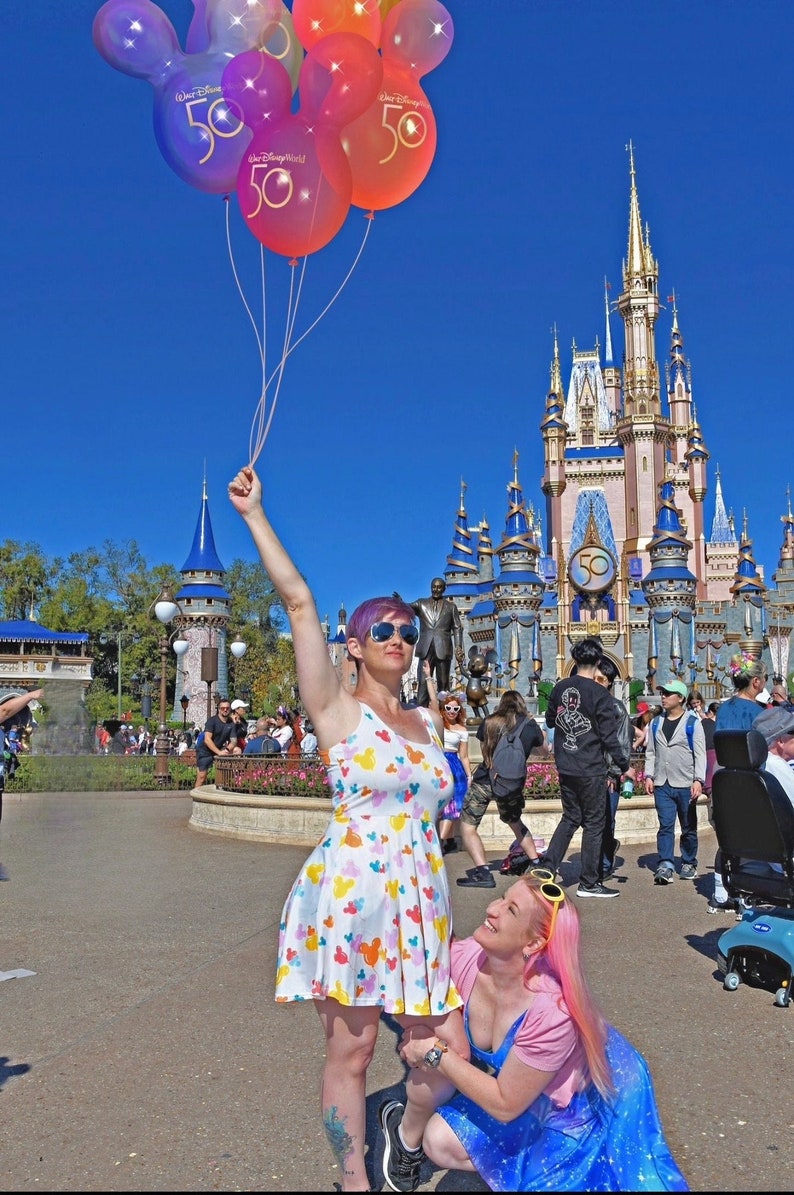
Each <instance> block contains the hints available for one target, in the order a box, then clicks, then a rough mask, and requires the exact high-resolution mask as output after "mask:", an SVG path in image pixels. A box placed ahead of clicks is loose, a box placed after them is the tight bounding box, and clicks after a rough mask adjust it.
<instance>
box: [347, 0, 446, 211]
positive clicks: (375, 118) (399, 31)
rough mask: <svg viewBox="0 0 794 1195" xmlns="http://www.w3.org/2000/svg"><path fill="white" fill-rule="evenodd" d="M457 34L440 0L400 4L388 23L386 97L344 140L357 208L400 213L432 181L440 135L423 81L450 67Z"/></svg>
mask: <svg viewBox="0 0 794 1195" xmlns="http://www.w3.org/2000/svg"><path fill="white" fill-rule="evenodd" d="M453 35H454V28H453V24H452V17H451V16H450V14H449V12H448V11H447V10H446V8H445V7H444V5H443V4H441V3H440V2H439V0H400V3H398V4H396V5H395V6H394V8H392V9H391V10H390V11H389V13H388V15H387V17H386V19H385V21H384V22H383V38H382V46H381V52H382V55H383V83H382V86H381V90H380V95H379V96H378V97H377V99H376V100H375V101H374V103H373V104H371V105H370V107H369V108H368V109H367V111H366V112H365V113H364V114H363V115H362V116H360V117H359V118H358V119H357V120H355V121H353V122H351V123H350V124H349V125H348V126H347V127H346V128H345V129H344V132H343V134H342V142H343V145H344V147H345V150H346V152H347V155H348V159H349V161H350V168H351V171H352V173H353V194H352V200H351V202H352V204H353V205H354V206H355V207H361V208H364V209H365V210H367V211H369V210H380V209H383V208H389V207H394V206H395V205H396V204H398V203H402V201H403V200H404V199H407V198H408V196H409V195H412V194H413V192H414V191H415V190H416V189H417V187H419V186H420V184H421V183H422V182H423V181H424V179H425V178H426V177H427V173H428V171H429V170H430V167H431V165H432V162H433V158H434V157H435V152H436V141H437V130H436V119H435V116H434V114H433V109H432V107H431V105H430V101H429V100H428V98H427V96H426V95H425V93H424V91H423V90H422V87H421V84H420V82H419V80H420V79H421V78H422V76H423V75H426V74H427V73H428V72H429V71H431V70H433V69H434V68H435V67H436V66H438V65H439V64H440V63H441V62H443V60H444V59H445V58H446V56H447V54H448V53H449V50H450V47H451V45H452V38H453Z"/></svg>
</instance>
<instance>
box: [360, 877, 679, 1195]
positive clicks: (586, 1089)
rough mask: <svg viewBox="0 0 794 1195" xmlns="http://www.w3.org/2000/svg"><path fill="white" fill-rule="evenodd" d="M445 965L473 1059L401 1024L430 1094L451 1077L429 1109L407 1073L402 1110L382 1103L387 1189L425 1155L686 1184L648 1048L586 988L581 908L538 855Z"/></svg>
mask: <svg viewBox="0 0 794 1195" xmlns="http://www.w3.org/2000/svg"><path fill="white" fill-rule="evenodd" d="M452 975H453V978H454V980H455V984H456V986H457V988H458V991H459V992H460V994H461V996H462V997H463V1001H464V1010H463V1014H462V1015H463V1021H464V1026H465V1029H466V1035H467V1038H468V1042H469V1046H470V1049H471V1061H469V1060H468V1059H467V1058H466V1057H461V1055H460V1053H459V1052H458V1051H456V1050H455V1048H454V1047H453V1046H452V1044H451V1043H449V1044H448V1043H447V1042H446V1041H444V1040H441V1039H439V1038H438V1037H437V1036H436V1034H435V1033H434V1032H433V1030H431V1029H429V1028H424V1027H421V1028H413V1029H411V1030H409V1031H408V1032H406V1033H405V1034H404V1035H403V1037H402V1039H401V1042H400V1054H401V1056H402V1058H403V1060H404V1061H405V1062H406V1063H407V1064H408V1066H409V1067H411V1068H412V1069H411V1072H410V1073H411V1075H412V1076H413V1075H415V1074H416V1071H417V1070H418V1071H419V1073H420V1074H424V1075H426V1076H427V1077H428V1079H430V1077H431V1076H432V1078H433V1082H434V1084H435V1093H436V1098H437V1097H438V1094H439V1087H438V1078H439V1076H440V1077H441V1078H442V1079H444V1080H446V1084H447V1090H446V1092H442V1093H441V1094H442V1096H443V1098H444V1099H445V1100H448V1101H449V1102H446V1103H443V1104H442V1105H439V1104H438V1103H436V1107H437V1109H438V1110H437V1111H436V1112H435V1113H434V1114H432V1115H430V1114H428V1112H427V1110H426V1107H424V1106H423V1105H422V1104H421V1103H420V1102H419V1100H418V1099H417V1096H416V1093H417V1091H420V1090H421V1089H420V1088H419V1087H418V1085H417V1084H416V1082H414V1083H413V1084H412V1086H411V1087H409V1094H408V1100H407V1103H406V1106H405V1109H404V1110H403V1106H402V1105H401V1104H400V1103H399V1102H398V1101H396V1100H392V1101H389V1102H388V1103H386V1104H384V1105H383V1106H382V1107H381V1110H380V1120H381V1125H382V1127H383V1130H384V1134H385V1137H386V1144H385V1148H384V1159H383V1171H384V1178H385V1180H386V1183H387V1185H388V1186H389V1187H390V1189H391V1190H393V1191H413V1190H415V1189H416V1187H417V1186H418V1183H419V1166H420V1164H421V1161H422V1159H423V1158H424V1156H425V1155H427V1156H428V1157H429V1158H430V1159H431V1160H432V1161H433V1162H434V1163H435V1164H436V1165H437V1166H440V1167H443V1168H446V1169H449V1170H462V1171H467V1172H470V1173H472V1172H473V1173H478V1174H479V1175H480V1177H481V1178H482V1179H484V1181H485V1182H486V1183H487V1184H488V1186H489V1187H490V1188H491V1190H493V1191H651V1190H653V1191H660V1190H661V1191H687V1190H689V1187H688V1185H687V1182H686V1180H685V1178H684V1176H683V1175H682V1173H681V1171H680V1170H679V1168H678V1166H677V1165H676V1163H675V1160H674V1159H673V1156H672V1154H671V1152H670V1149H669V1147H668V1145H667V1142H666V1140H665V1137H664V1132H663V1130H662V1125H661V1122H660V1119H659V1113H658V1110H657V1107H656V1101H655V1097H654V1091H653V1083H652V1080H651V1076H650V1073H649V1071H648V1067H647V1064H646V1062H645V1060H644V1059H643V1057H642V1055H641V1054H640V1053H639V1052H638V1051H637V1050H636V1049H635V1048H634V1047H633V1046H632V1045H631V1044H630V1043H629V1042H628V1041H627V1040H626V1039H625V1038H624V1037H622V1036H621V1034H620V1033H618V1032H617V1030H616V1029H614V1028H612V1027H611V1026H609V1025H607V1023H606V1022H605V1021H604V1018H603V1016H602V1015H601V1013H600V1012H599V1010H598V1008H597V1006H596V1004H595V1001H594V999H593V996H592V995H591V993H590V990H589V988H588V986H587V982H586V980H585V977H584V972H583V969H582V961H581V957H580V951H579V917H578V915H577V912H576V910H575V908H574V907H573V905H572V904H571V902H570V901H569V900H568V899H567V898H566V896H565V893H564V892H563V890H562V888H561V887H560V886H559V885H558V884H556V883H555V882H554V880H553V877H552V874H551V872H550V871H547V870H545V869H542V868H534V869H533V870H532V871H530V872H527V874H526V875H525V876H522V878H521V879H520V880H518V881H517V882H516V883H514V884H513V885H512V886H511V887H510V888H509V889H508V890H507V891H506V893H505V895H504V896H502V897H499V898H497V899H495V900H493V901H491V902H490V904H489V905H488V909H487V914H486V917H485V920H484V921H483V923H482V925H480V926H478V928H477V929H476V930H475V931H474V933H473V934H472V936H471V937H470V938H465V939H463V940H462V941H454V942H453V944H452ZM456 1091H457V1094H454V1093H455V1092H456ZM411 1145H413V1146H414V1147H415V1148H414V1150H413V1152H411V1150H410V1149H406V1147H407V1146H411ZM406 1154H408V1155H409V1156H410V1158H412V1159H413V1165H414V1172H413V1173H411V1172H409V1170H408V1167H407V1165H406V1161H405V1158H406Z"/></svg>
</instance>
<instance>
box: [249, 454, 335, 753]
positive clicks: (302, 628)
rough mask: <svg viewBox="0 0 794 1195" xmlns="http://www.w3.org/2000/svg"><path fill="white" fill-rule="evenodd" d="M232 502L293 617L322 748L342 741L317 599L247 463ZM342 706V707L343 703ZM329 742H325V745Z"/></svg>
mask: <svg viewBox="0 0 794 1195" xmlns="http://www.w3.org/2000/svg"><path fill="white" fill-rule="evenodd" d="M229 500H230V502H231V504H232V506H233V507H234V509H235V510H236V511H237V512H238V514H239V515H240V516H241V517H242V519H243V521H244V522H245V523H246V525H247V527H248V530H249V531H250V533H251V538H252V539H253V541H254V546H255V547H256V550H257V551H258V553H259V558H260V560H261V561H262V564H263V566H264V568H265V570H266V572H267V574H268V576H269V577H270V580H271V581H272V582H273V585H274V587H275V589H276V592H277V593H278V595H279V597H280V598H281V603H282V605H283V607H284V609H285V611H286V613H287V617H288V619H289V624H290V628H291V630H292V642H293V645H294V648H295V663H296V665H297V670H298V688H299V690H300V695H301V701H302V702H303V705H304V706H305V708H306V711H307V713H308V714H309V717H310V718H311V720H312V721H313V722H314V725H315V728H316V730H317V735H318V739H319V740H320V743H321V745H323V746H330V745H331V743H332V742H334V741H336V739H335V735H336V730H337V727H336V719H337V718H338V717H339V716H343V715H342V714H341V710H342V705H343V704H346V703H345V702H344V697H345V696H347V695H344V694H342V691H341V686H340V683H339V678H338V676H337V674H336V672H335V670H334V667H333V664H332V663H331V660H330V657H329V655H328V648H327V645H326V642H325V635H324V634H323V629H322V626H321V624H320V618H319V615H318V614H317V607H316V605H315V601H314V597H313V596H312V592H311V590H310V589H309V586H308V585H307V584H306V582H305V581H304V579H303V577H302V576H301V574H300V573H299V572H298V570H297V568H296V567H295V565H294V563H293V562H292V560H291V558H290V556H289V554H288V553H287V550H286V548H285V547H284V545H283V544H282V543H281V540H280V539H279V538H278V536H277V535H276V533H275V531H274V530H273V528H272V526H271V524H270V521H269V520H268V518H267V515H266V514H265V511H264V508H263V506H262V483H261V482H260V480H259V478H258V476H257V474H256V473H255V471H254V470H253V469H252V468H251V467H250V465H246V466H245V467H244V468H242V469H241V470H240V472H239V473H238V474H237V476H236V477H235V478H234V480H233V481H232V482H231V483H230V485H229ZM340 703H342V705H340ZM323 740H325V741H323Z"/></svg>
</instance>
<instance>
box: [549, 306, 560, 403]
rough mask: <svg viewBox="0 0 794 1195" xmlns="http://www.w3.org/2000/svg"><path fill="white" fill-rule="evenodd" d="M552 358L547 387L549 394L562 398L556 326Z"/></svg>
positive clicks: (555, 326) (555, 327) (555, 328)
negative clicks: (549, 380)
mask: <svg viewBox="0 0 794 1195" xmlns="http://www.w3.org/2000/svg"><path fill="white" fill-rule="evenodd" d="M553 333H554V357H553V359H552V362H551V385H550V387H549V393H550V394H556V395H557V397H558V398H560V399H562V398H563V389H562V370H561V368H560V346H559V344H558V343H557V325H556V324H555V325H554V329H553Z"/></svg>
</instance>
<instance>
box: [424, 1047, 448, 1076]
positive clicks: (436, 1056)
mask: <svg viewBox="0 0 794 1195" xmlns="http://www.w3.org/2000/svg"><path fill="white" fill-rule="evenodd" d="M446 1052H447V1043H446V1042H445V1041H440V1040H436V1042H435V1045H432V1046H431V1047H430V1049H429V1050H428V1051H427V1053H426V1054H425V1056H424V1058H423V1059H422V1061H423V1062H424V1064H425V1066H431V1067H433V1069H435V1068H436V1067H437V1066H438V1064H439V1062H440V1061H441V1056H442V1054H446Z"/></svg>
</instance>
